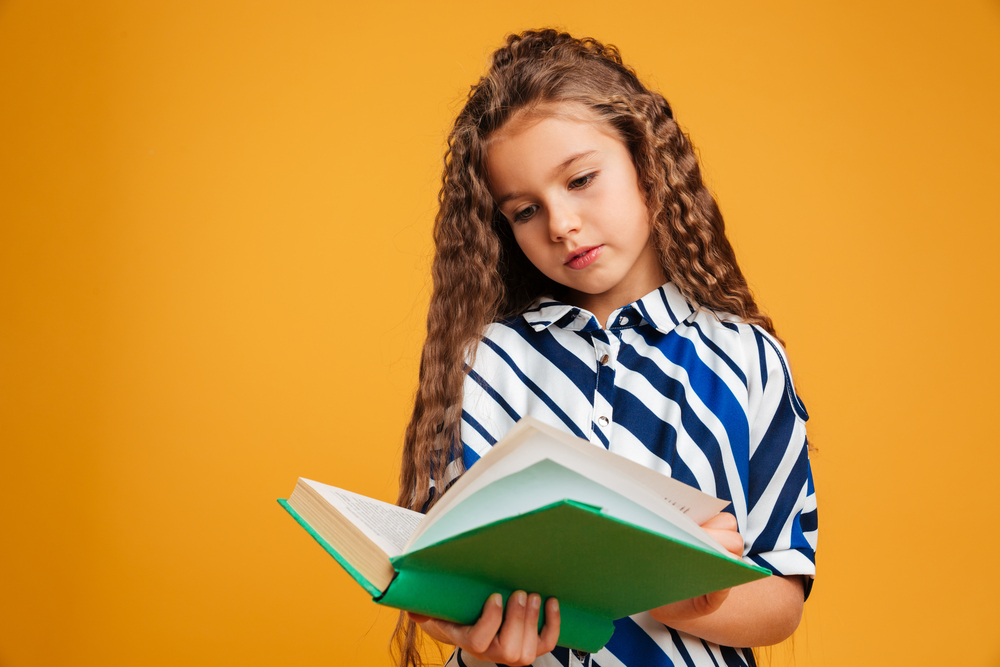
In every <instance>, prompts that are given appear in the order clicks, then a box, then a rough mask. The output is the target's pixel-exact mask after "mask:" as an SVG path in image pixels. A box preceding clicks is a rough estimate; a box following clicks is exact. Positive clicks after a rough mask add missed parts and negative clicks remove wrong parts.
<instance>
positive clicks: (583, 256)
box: [564, 245, 604, 269]
mask: <svg viewBox="0 0 1000 667" xmlns="http://www.w3.org/2000/svg"><path fill="white" fill-rule="evenodd" d="M603 250H604V246H603V245H596V246H590V247H585V248H577V249H576V250H574V251H573V252H571V253H570V254H569V255H567V256H566V261H565V262H564V264H565V265H566V266H568V267H569V268H571V269H583V268H586V267H588V266H590V265H591V264H593V262H594V260H596V259H597V258H598V257H599V256H600V254H601V251H603Z"/></svg>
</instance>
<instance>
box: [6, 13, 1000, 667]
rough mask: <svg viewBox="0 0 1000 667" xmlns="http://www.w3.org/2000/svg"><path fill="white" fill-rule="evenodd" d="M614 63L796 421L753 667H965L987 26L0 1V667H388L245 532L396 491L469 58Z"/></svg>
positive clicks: (276, 546) (996, 184)
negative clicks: (292, 506) (587, 39)
mask: <svg viewBox="0 0 1000 667" xmlns="http://www.w3.org/2000/svg"><path fill="white" fill-rule="evenodd" d="M547 25H552V26H559V27H564V28H567V29H569V30H571V31H572V32H574V33H577V34H591V35H593V36H596V37H598V38H600V39H602V40H605V41H609V42H612V43H614V44H617V45H618V46H619V47H620V48H621V49H622V51H623V53H624V55H625V58H626V60H627V61H628V62H629V63H631V64H632V65H633V66H635V67H636V69H637V70H638V71H639V73H640V74H641V75H642V76H643V77H644V78H645V79H646V80H647V81H648V82H650V83H651V84H653V85H654V86H656V87H659V88H660V89H661V90H663V91H664V93H665V94H666V95H667V97H668V99H670V100H671V102H672V104H673V106H674V108H675V110H676V112H677V117H678V119H679V120H680V122H681V123H682V125H684V126H685V127H686V128H687V129H688V131H689V132H690V134H691V136H692V138H693V140H694V142H695V144H696V145H697V146H698V147H699V150H700V154H701V157H702V164H703V167H704V169H705V171H706V172H707V175H708V179H709V181H710V184H711V187H712V188H713V190H714V192H715V193H716V195H717V196H718V199H719V201H720V203H721V206H722V209H723V211H724V213H725V215H726V219H727V221H728V224H729V228H730V230H731V236H732V238H733V240H734V242H735V245H736V246H737V251H738V253H739V256H740V258H741V262H742V264H743V268H744V270H745V271H746V273H747V275H748V276H749V278H750V281H751V283H752V286H753V288H754V289H755V291H756V293H757V295H758V297H759V299H760V301H761V302H762V303H763V305H764V306H765V308H766V310H767V311H768V312H769V313H770V314H771V315H772V316H773V317H774V318H775V320H776V322H777V325H778V328H779V332H780V333H781V334H782V335H783V336H784V338H785V339H786V341H787V342H788V349H789V352H790V354H791V359H792V362H793V366H794V371H795V374H796V380H797V383H798V386H799V389H800V390H801V393H802V395H803V397H804V398H805V401H806V404H807V406H808V408H809V410H810V412H811V414H812V416H813V418H812V420H811V421H810V427H811V437H812V439H813V441H814V443H815V444H816V445H817V446H818V447H819V451H818V452H817V453H816V454H815V455H814V456H813V466H814V472H815V476H816V482H817V486H818V492H819V502H820V517H821V520H820V525H821V531H820V551H819V579H818V582H817V585H816V589H815V592H814V594H813V596H812V598H811V599H810V601H809V603H808V604H807V607H806V614H805V619H804V622H803V624H802V627H801V628H800V630H799V631H798V632H797V633H796V635H795V637H794V640H793V642H791V645H785V646H781V647H778V648H776V649H774V650H773V651H772V654H771V658H772V660H771V662H772V663H773V664H774V665H786V664H795V665H798V666H800V667H807V666H808V667H812V666H817V667H819V666H832V665H845V664H846V665H861V666H864V665H873V666H882V665H891V664H907V665H941V664H952V665H963V666H988V665H989V666H996V665H1000V633H998V628H1000V611H998V609H1000V606H998V605H997V600H998V598H1000V577H998V574H997V568H996V563H997V553H1000V531H998V530H997V529H998V520H997V514H996V509H995V506H996V502H995V499H996V494H997V489H998V487H1000V483H998V481H997V470H998V469H1000V442H998V437H997V435H996V433H997V426H996V423H997V414H998V411H997V407H996V404H997V398H998V391H997V377H998V376H1000V359H998V352H997V349H998V346H997V344H996V338H997V331H998V325H1000V321H998V315H997V310H998V299H997V288H998V286H1000V281H998V277H1000V275H998V274H1000V270H998V262H997V259H996V254H997V251H998V249H1000V247H998V246H1000V244H998V226H1000V225H998V223H1000V214H998V210H1000V123H998V122H997V119H1000V5H998V4H997V2H995V1H994V0H977V1H974V0H961V1H959V0H955V1H953V2H928V1H921V2H903V1H902V0H893V1H889V2H870V1H867V0H866V1H861V0H847V1H838V2H832V1H827V2H817V3H801V2H793V1H791V0H788V1H781V2H777V1H774V2H748V3H736V2H724V1H722V0H709V1H707V2H700V3H691V2H682V1H680V0H656V1H655V2H653V1H642V2H635V3H609V2H594V1H591V0H580V1H574V2H564V1H559V2H556V1H549V0H531V1H527V0H512V1H510V2H506V3H503V4H502V5H497V4H496V3H467V2H461V3H459V2H452V3H448V2H439V1H432V2H425V3H404V2H379V1H375V2H364V3H350V4H348V3H344V2H321V1H317V0H302V1H301V2H213V1H211V0H209V1H200V2H192V1H190V0H183V1H181V0H174V1H172V2H131V1H125V0H105V1H103V2H99V3H71V2H55V1H51V0H49V1H38V2H27V1H25V0H6V1H5V2H0V455H2V458H0V484H2V485H0V489H2V490H3V494H4V502H3V505H2V509H0V527H2V533H0V666H2V667H39V666H45V667H49V666H52V667H55V666H60V667H61V666H63V665H74V667H85V666H89V665H94V666H98V665H100V666H102V667H106V666H109V665H148V666H156V665H178V664H184V665H243V666H246V665H262V666H263V665H285V664H298V665H388V664H389V663H388V658H387V655H386V652H385V644H386V641H387V638H388V634H389V631H390V628H391V626H392V623H393V614H392V613H391V612H390V611H388V610H384V609H381V608H379V607H377V606H376V605H374V604H372V603H371V602H370V601H369V600H368V599H367V598H366V596H365V594H364V593H363V591H362V590H361V589H360V588H359V587H358V586H356V585H355V584H354V583H353V582H352V581H351V580H350V579H349V578H348V577H347V575H345V574H344V573H343V572H342V571H341V570H340V569H339V568H338V567H336V565H335V564H334V563H333V561H332V560H331V559H330V558H329V557H328V556H327V555H326V554H325V553H323V551H322V550H321V549H319V548H318V547H317V546H316V545H315V544H314V543H313V542H312V541H311V540H310V539H309V538H308V536H306V535H305V533H303V532H302V530H301V529H300V528H299V527H298V526H296V525H295V524H294V522H293V521H291V519H289V517H288V516H287V515H286V514H285V513H284V512H282V511H281V510H280V508H279V507H278V505H277V504H276V503H275V499H276V498H278V497H285V496H287V494H288V493H289V492H290V491H291V490H292V487H293V486H294V484H295V480H296V478H297V477H298V476H299V475H303V476H309V477H312V478H315V479H320V480H324V481H327V482H330V483H334V484H341V485H344V486H350V487H351V488H352V489H354V490H356V491H359V492H362V493H366V494H369V495H373V496H377V497H381V498H384V499H392V498H394V496H395V488H396V474H397V472H398V462H397V458H398V455H399V448H400V440H401V433H402V430H403V428H404V425H405V423H406V420H407V416H408V410H409V407H410V401H411V399H412V395H413V390H414V387H415V382H416V368H417V359H418V355H419V349H420V343H421V338H422V335H423V334H422V331H423V315H424V309H425V306H426V301H427V297H428V290H429V279H428V266H429V260H430V258H429V253H430V242H429V241H430V234H429V232H430V227H431V223H432V219H433V215H434V208H435V196H436V191H437V187H438V183H439V178H440V163H441V155H442V151H443V146H444V135H445V133H446V131H447V127H448V124H449V122H450V119H451V118H452V117H453V115H454V113H455V112H456V111H457V109H458V107H459V105H460V104H461V100H462V98H463V96H464V95H465V93H466V91H467V89H468V86H469V85H471V84H472V83H473V82H474V81H475V80H476V78H477V77H478V75H479V73H480V72H481V71H482V70H483V67H484V64H485V58H486V55H487V53H488V52H489V51H490V50H491V49H492V48H494V47H495V46H497V45H498V44H499V43H500V41H501V39H502V38H503V36H504V34H505V33H507V32H510V31H515V30H519V29H523V28H528V27H538V26H547Z"/></svg>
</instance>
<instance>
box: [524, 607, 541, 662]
mask: <svg viewBox="0 0 1000 667" xmlns="http://www.w3.org/2000/svg"><path fill="white" fill-rule="evenodd" d="M541 611H542V598H541V596H540V595H538V594H537V593H532V594H531V595H529V596H528V603H527V606H526V607H525V610H524V629H523V630H522V634H521V637H522V641H521V662H526V663H531V662H534V661H535V658H537V657H538V652H537V650H536V647H537V646H538V614H539V613H540V612H541ZM546 652H547V651H546Z"/></svg>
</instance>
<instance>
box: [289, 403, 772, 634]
mask: <svg viewBox="0 0 1000 667" xmlns="http://www.w3.org/2000/svg"><path fill="white" fill-rule="evenodd" d="M278 502H279V503H281V505H282V506H283V507H284V508H285V509H286V510H288V512H289V513H290V514H291V515H292V516H293V517H295V519H296V521H298V522H299V523H300V524H301V525H302V527H303V528H305V529H306V530H307V531H308V532H309V534H310V535H312V536H313V537H314V538H315V539H316V541H317V542H319V543H320V545H322V547H323V548H324V549H326V550H327V551H328V552H329V553H330V554H331V555H332V556H333V557H334V558H335V559H336V560H337V562H338V563H340V565H341V566H343V568H344V569H345V570H346V571H347V572H348V573H349V574H350V575H351V576H352V577H354V579H355V580H356V581H357V582H358V583H359V584H361V586H363V587H364V588H365V590H367V591H368V592H369V593H371V595H372V596H373V598H374V600H375V601H376V602H378V603H380V604H384V605H388V606H390V607H396V608H398V609H405V610H408V611H413V612H417V613H421V614H427V615H429V616H434V617H436V618H443V619H447V620H451V621H456V622H459V623H466V624H469V623H474V622H475V621H476V619H477V618H479V614H480V612H481V611H482V607H483V603H484V602H486V599H487V598H488V597H489V596H490V594H492V593H495V592H499V593H501V594H503V596H504V600H505V601H506V599H507V597H508V596H509V595H510V594H511V593H512V592H514V591H516V590H525V591H528V592H534V593H538V594H540V595H541V596H542V598H543V599H545V598H548V597H556V598H558V599H559V609H560V616H561V624H560V633H559V645H560V646H566V647H569V648H574V649H579V650H584V651H591V652H594V651H598V650H600V649H601V647H603V646H604V645H605V644H606V643H607V642H608V640H609V639H610V638H611V634H612V633H613V632H614V625H613V621H614V620H615V619H618V618H622V617H625V616H629V615H631V614H635V613H638V612H641V611H645V610H648V609H652V608H654V607H659V606H661V605H664V604H668V603H670V602H676V601H678V600H684V599H687V598H692V597H697V596H699V595H704V594H706V593H710V592H712V591H717V590H721V589H723V588H728V587H730V586H735V585H738V584H742V583H746V582H748V581H753V580H755V579H760V578H763V577H765V576H768V574H770V573H769V572H768V571H767V570H765V569H763V568H759V567H756V566H754V565H750V564H747V563H745V562H744V561H742V560H740V559H739V558H736V557H735V556H733V555H732V554H730V553H729V552H727V551H726V550H725V549H724V548H723V547H722V546H721V545H719V544H718V543H717V542H716V541H715V540H714V539H712V537H711V536H710V535H708V533H706V532H705V531H704V530H702V529H701V528H700V526H699V524H701V523H704V522H705V521H706V520H708V519H709V518H711V517H712V516H714V515H715V514H717V513H718V512H719V511H721V510H722V509H723V508H724V507H725V506H726V505H728V504H729V503H728V502H727V501H723V500H719V499H718V498H714V497H712V496H709V495H707V494H704V493H702V492H701V491H698V490H697V489H694V488H692V487H690V486H687V485H686V484H683V483H681V482H678V481H677V480H674V479H670V478H669V477H666V476H664V475H661V474H660V473H658V472H655V471H653V470H650V469H648V468H646V467H644V466H642V465H640V464H638V463H635V462H633V461H629V460H628V459H625V458H623V457H621V456H618V455H616V454H612V453H611V452H609V451H607V450H605V449H603V448H601V447H598V446H595V445H593V444H591V443H589V442H587V441H586V440H582V439H580V438H577V437H575V436H572V435H569V434H567V433H564V432H562V431H560V430H558V429H555V428H553V427H551V426H548V425H546V424H543V423H541V422H539V421H537V420H535V419H532V418H530V417H525V418H524V419H522V420H521V421H520V422H518V423H517V425H516V426H515V427H514V428H513V429H511V430H510V432H509V433H508V434H507V435H506V436H505V437H504V438H503V439H502V440H501V441H500V442H498V443H497V444H496V445H495V446H494V447H493V448H492V449H491V450H490V451H489V452H487V453H486V454H485V455H484V456H483V457H482V458H481V459H479V461H477V462H476V464H475V465H474V466H472V467H471V468H470V469H469V470H468V471H466V472H465V474H463V475H462V476H461V477H460V478H459V479H458V481H457V482H455V484H453V485H452V486H451V488H449V489H448V491H447V492H446V493H445V494H444V495H442V496H441V498H440V499H439V500H438V502H437V504H435V505H434V507H433V508H431V510H430V511H429V512H428V513H427V514H426V515H423V514H420V513H419V512H412V511H410V510H407V509H403V508H400V507H396V506H395V505H390V504H389V503H384V502H382V501H379V500H374V499H372V498H366V497H364V496H360V495H357V494H355V493H351V492H350V491H345V490H343V489H339V488H336V487H332V486H327V485H325V484H320V483H319V482H313V481H310V480H307V479H301V478H300V479H299V481H298V484H297V485H296V487H295V490H294V491H293V492H292V495H291V497H289V499H288V500H287V501H286V500H279V501H278ZM541 623H542V621H539V624H540V625H541Z"/></svg>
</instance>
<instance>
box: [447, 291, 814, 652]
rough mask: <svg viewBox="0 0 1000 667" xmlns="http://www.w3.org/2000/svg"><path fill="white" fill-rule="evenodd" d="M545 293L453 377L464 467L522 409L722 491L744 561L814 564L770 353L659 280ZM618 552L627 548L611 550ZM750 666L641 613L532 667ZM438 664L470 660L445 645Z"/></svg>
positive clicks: (797, 570) (793, 399)
mask: <svg viewBox="0 0 1000 667" xmlns="http://www.w3.org/2000/svg"><path fill="white" fill-rule="evenodd" d="M608 324H609V326H608V327H607V328H602V326H601V325H600V323H598V321H597V318H595V317H594V316H593V315H592V314H590V313H589V312H587V311H585V310H582V309H580V308H576V307H573V306H570V305H567V304H563V303H559V302H557V301H554V300H552V299H550V298H541V299H539V300H537V301H536V302H535V303H534V304H533V305H532V307H531V308H530V309H529V310H528V311H527V312H525V313H524V314H523V315H522V316H520V317H516V318H514V319H512V320H510V321H506V322H500V323H497V324H493V325H491V326H490V327H489V329H488V330H487V332H486V335H485V337H484V339H483V341H482V343H481V344H480V345H479V346H478V348H477V350H476V356H475V361H474V364H473V366H472V369H471V370H470V372H469V375H468V377H467V379H466V382H465V387H464V392H465V393H464V400H463V404H462V408H463V412H462V426H461V437H462V444H463V458H464V464H465V466H466V468H468V467H469V466H472V465H475V463H476V461H477V460H478V459H479V457H480V456H482V455H483V454H484V453H485V452H486V451H487V450H488V449H489V448H490V447H492V446H493V444H495V443H496V442H497V440H499V439H500V438H501V437H503V435H504V434H505V433H506V432H507V431H508V430H509V429H510V428H511V427H512V426H513V425H514V424H515V423H516V422H517V420H518V419H520V418H521V417H523V416H525V415H531V416H533V417H535V418H537V419H540V420H541V421H544V422H547V423H549V424H552V425H553V426H556V427H559V428H562V429H564V430H566V431H569V432H571V433H574V434H576V435H578V436H580V437H582V438H585V439H587V440H589V441H590V442H592V443H594V444H595V445H597V446H601V447H605V448H607V449H609V450H611V451H613V452H615V453H617V454H620V455H622V456H625V457H627V458H629V459H632V460H634V461H638V462H640V463H642V464H643V465H646V466H648V467H650V468H653V469H655V470H658V471H660V472H662V473H663V474H665V475H670V476H671V477H674V478H676V479H679V480H681V481H683V482H685V483H687V484H690V485H691V486H694V487H697V488H699V489H701V490H702V491H705V492H706V493H710V494H712V495H715V496H717V497H719V498H723V499H725V500H729V501H731V503H732V504H731V505H730V507H729V509H728V510H727V511H730V512H732V513H733V514H734V515H735V516H736V520H737V523H738V524H739V530H740V533H741V534H742V536H743V540H744V544H745V546H744V558H745V559H746V560H747V561H749V562H753V563H756V564H757V565H761V566H763V567H766V568H769V569H770V570H772V571H773V572H775V573H777V574H781V575H796V574H802V575H809V576H807V577H806V581H807V591H808V588H809V584H810V583H811V581H812V575H813V574H814V573H815V558H814V554H815V548H816V527H817V522H816V499H815V494H814V492H813V485H812V476H811V473H810V469H809V459H808V456H807V445H806V432H805V421H806V419H808V415H807V413H806V410H805V406H803V405H802V402H801V401H800V400H799V398H798V397H797V396H796V394H795V389H794V387H793V385H792V378H791V374H790V372H789V369H788V362H787V360H786V358H785V353H784V350H783V349H782V348H781V346H780V345H779V344H778V342H777V341H775V339H774V338H772V337H771V336H770V335H768V334H767V333H766V332H764V331H763V330H762V329H760V328H759V327H757V326H753V325H749V324H746V323H743V322H742V321H740V320H738V318H735V317H734V316H728V315H724V314H720V313H714V312H712V311H709V310H706V309H704V308H699V307H693V306H692V305H691V304H690V303H689V302H688V301H687V300H686V299H685V298H684V297H683V296H682V295H681V294H680V293H679V292H678V291H677V289H676V288H675V287H674V286H673V285H672V284H670V283H667V284H666V285H664V286H662V287H660V288H659V289H657V290H656V291H653V292H650V293H649V294H647V295H646V296H644V297H643V298H641V299H639V300H638V301H635V302H633V303H631V304H629V305H627V306H624V307H622V308H620V309H618V310H616V311H614V312H613V313H612V314H611V316H610V317H609V319H608ZM623 556H627V554H623ZM581 664H583V665H592V666H593V667H660V666H664V667H665V666H669V665H688V666H702V665H705V666H708V665H711V666H713V667H718V666H723V665H725V666H729V667H732V666H735V665H753V664H754V659H753V655H752V653H751V651H750V650H749V649H734V648H729V647H721V646H717V645H715V644H711V643H709V642H706V641H704V640H702V639H699V638H697V637H693V636H691V635H687V634H685V633H682V632H678V631H676V630H673V629H671V628H668V627H666V626H664V625H663V624H661V623H659V622H657V621H655V620H653V618H652V617H651V616H650V615H649V614H648V613H641V614H636V615H634V616H631V617H629V618H623V619H620V620H618V621H616V622H615V633H614V635H613V636H612V638H611V641H610V642H608V644H607V646H606V647H605V648H603V649H602V650H601V651H600V652H598V653H595V654H592V655H577V654H575V652H573V651H567V650H566V649H563V648H558V649H556V651H553V652H552V653H550V654H548V655H545V656H541V657H539V658H538V659H537V660H536V661H535V663H534V666H535V667H556V666H557V665H558V666H562V667H567V666H569V665H581ZM448 665H454V666H464V667H480V666H482V665H492V663H483V662H481V661H478V660H476V659H475V658H473V657H472V656H470V655H468V654H466V653H464V652H462V651H461V650H457V651H456V652H455V653H454V654H453V655H452V657H451V660H450V661H449V662H448Z"/></svg>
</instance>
